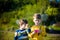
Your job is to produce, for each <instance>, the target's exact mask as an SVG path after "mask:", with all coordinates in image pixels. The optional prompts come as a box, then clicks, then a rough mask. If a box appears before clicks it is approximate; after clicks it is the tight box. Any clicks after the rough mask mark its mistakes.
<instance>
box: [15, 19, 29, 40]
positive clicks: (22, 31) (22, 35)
mask: <svg viewBox="0 0 60 40" xmlns="http://www.w3.org/2000/svg"><path fill="white" fill-rule="evenodd" d="M27 25H28V22H27V20H25V19H21V20H20V21H19V26H20V28H19V29H18V30H16V32H15V37H14V40H29V39H28V33H29V32H30V29H28V30H27V29H26V28H27Z"/></svg>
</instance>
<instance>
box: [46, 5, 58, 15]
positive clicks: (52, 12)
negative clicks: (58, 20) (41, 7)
mask: <svg viewBox="0 0 60 40" xmlns="http://www.w3.org/2000/svg"><path fill="white" fill-rule="evenodd" d="M45 13H47V14H48V15H57V14H58V8H51V7H50V6H49V7H48V9H47V10H46V11H45Z"/></svg>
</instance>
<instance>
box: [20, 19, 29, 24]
mask: <svg viewBox="0 0 60 40" xmlns="http://www.w3.org/2000/svg"><path fill="white" fill-rule="evenodd" d="M21 21H22V22H21ZM20 22H21V23H22V24H28V21H27V20H26V19H20Z"/></svg>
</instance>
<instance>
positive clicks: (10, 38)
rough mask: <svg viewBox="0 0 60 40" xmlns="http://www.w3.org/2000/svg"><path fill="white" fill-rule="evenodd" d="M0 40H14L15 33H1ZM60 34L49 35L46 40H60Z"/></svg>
mask: <svg viewBox="0 0 60 40" xmlns="http://www.w3.org/2000/svg"><path fill="white" fill-rule="evenodd" d="M0 34H1V35H0V40H14V32H0ZM59 35H60V34H58V35H57V34H55V35H54V34H47V36H46V37H45V38H44V40H60V36H59Z"/></svg>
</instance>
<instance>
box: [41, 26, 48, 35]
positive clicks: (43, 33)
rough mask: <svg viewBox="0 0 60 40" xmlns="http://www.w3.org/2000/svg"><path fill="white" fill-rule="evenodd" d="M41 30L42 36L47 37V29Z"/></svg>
mask: <svg viewBox="0 0 60 40" xmlns="http://www.w3.org/2000/svg"><path fill="white" fill-rule="evenodd" d="M41 30H42V32H41V33H42V36H46V34H47V33H46V27H44V26H42V28H41Z"/></svg>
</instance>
